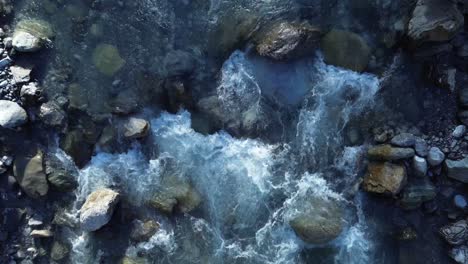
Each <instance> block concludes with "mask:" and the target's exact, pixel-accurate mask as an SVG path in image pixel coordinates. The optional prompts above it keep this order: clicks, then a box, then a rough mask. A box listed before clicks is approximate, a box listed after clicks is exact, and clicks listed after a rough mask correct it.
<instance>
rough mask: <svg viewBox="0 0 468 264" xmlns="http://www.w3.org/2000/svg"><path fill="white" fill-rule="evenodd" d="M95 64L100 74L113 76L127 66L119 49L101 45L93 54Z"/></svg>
mask: <svg viewBox="0 0 468 264" xmlns="http://www.w3.org/2000/svg"><path fill="white" fill-rule="evenodd" d="M93 63H94V66H96V68H97V69H98V71H99V72H101V73H103V74H105V75H107V76H112V75H114V74H115V73H116V72H118V71H119V70H120V69H121V68H122V67H123V66H124V64H125V60H124V59H122V57H121V56H120V53H119V50H118V49H117V47H115V46H113V45H110V44H104V43H101V44H99V45H98V46H97V47H96V48H95V49H94V52H93Z"/></svg>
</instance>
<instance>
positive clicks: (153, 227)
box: [130, 220, 159, 242]
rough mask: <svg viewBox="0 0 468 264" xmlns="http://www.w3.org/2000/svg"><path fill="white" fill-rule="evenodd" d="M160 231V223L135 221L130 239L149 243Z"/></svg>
mask: <svg viewBox="0 0 468 264" xmlns="http://www.w3.org/2000/svg"><path fill="white" fill-rule="evenodd" d="M158 229H159V223H158V222H156V221H153V220H148V221H145V222H143V221H140V220H134V221H133V222H132V229H131V231H130V238H131V239H132V240H133V241H137V242H143V241H148V239H150V238H151V237H152V236H153V235H154V234H156V232H157V231H158Z"/></svg>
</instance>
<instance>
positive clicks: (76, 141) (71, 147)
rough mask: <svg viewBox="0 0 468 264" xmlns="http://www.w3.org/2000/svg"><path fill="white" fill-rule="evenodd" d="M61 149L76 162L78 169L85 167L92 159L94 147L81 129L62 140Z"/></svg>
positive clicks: (69, 133) (71, 132)
mask: <svg viewBox="0 0 468 264" xmlns="http://www.w3.org/2000/svg"><path fill="white" fill-rule="evenodd" d="M60 147H61V148H62V149H63V150H64V151H65V152H66V153H67V154H68V155H69V156H70V157H72V158H73V160H74V161H75V163H76V165H77V166H78V167H80V168H81V167H83V166H84V165H86V163H87V162H88V161H89V160H90V159H91V156H92V154H93V149H94V147H93V145H91V144H89V143H88V142H87V141H86V138H85V134H84V133H83V131H82V130H80V129H75V130H72V131H70V132H68V133H67V134H65V136H64V137H63V138H61V140H60Z"/></svg>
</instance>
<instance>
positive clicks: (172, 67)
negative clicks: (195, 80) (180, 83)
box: [164, 50, 195, 77]
mask: <svg viewBox="0 0 468 264" xmlns="http://www.w3.org/2000/svg"><path fill="white" fill-rule="evenodd" d="M164 70H165V75H166V76H167V77H176V76H184V75H189V74H191V73H192V72H193V71H194V70H195V59H194V58H193V55H192V54H190V53H188V52H186V51H182V50H173V51H170V52H169V53H168V54H167V55H166V57H165V58H164Z"/></svg>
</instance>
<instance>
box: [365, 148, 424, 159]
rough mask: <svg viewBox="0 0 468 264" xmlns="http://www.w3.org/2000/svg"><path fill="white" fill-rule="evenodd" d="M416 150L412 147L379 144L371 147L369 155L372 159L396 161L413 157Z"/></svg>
mask: <svg viewBox="0 0 468 264" xmlns="http://www.w3.org/2000/svg"><path fill="white" fill-rule="evenodd" d="M414 154H415V152H414V149H412V148H397V147H392V146H390V145H378V146H373V147H371V148H369V150H368V151H367V155H368V157H369V159H371V160H383V161H395V160H402V159H408V158H412V157H413V156H414Z"/></svg>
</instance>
